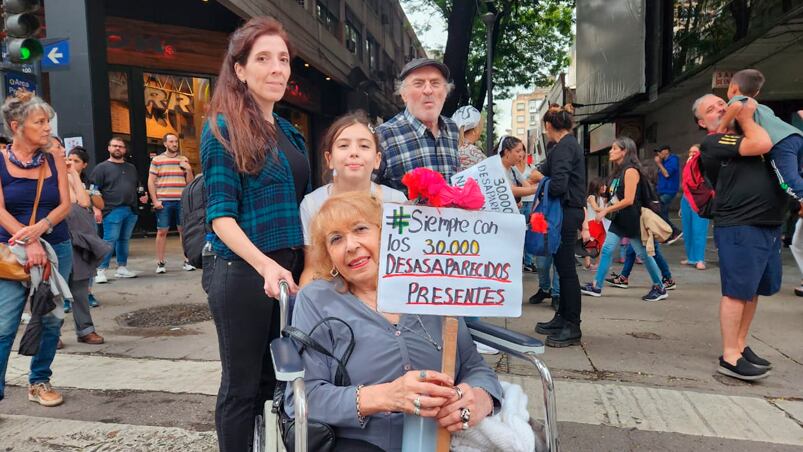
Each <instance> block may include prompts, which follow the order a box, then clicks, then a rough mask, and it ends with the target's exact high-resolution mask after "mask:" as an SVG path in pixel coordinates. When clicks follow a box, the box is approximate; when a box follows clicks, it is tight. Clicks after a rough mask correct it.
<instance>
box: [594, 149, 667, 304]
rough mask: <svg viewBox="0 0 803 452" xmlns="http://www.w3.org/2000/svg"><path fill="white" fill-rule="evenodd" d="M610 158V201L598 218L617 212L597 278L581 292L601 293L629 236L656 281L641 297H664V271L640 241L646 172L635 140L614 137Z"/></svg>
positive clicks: (607, 236)
mask: <svg viewBox="0 0 803 452" xmlns="http://www.w3.org/2000/svg"><path fill="white" fill-rule="evenodd" d="M608 158H609V160H610V162H611V163H612V165H613V172H612V174H611V178H610V182H609V184H608V187H609V188H608V193H609V194H610V197H611V200H610V204H609V205H608V206H607V207H605V208H604V209H602V210H601V211H600V212H598V213H597V217H596V219H597V221H602V220H603V219H604V218H605V217H606V216H611V214H614V215H613V218H611V225H610V227H609V228H608V232H607V234H606V236H605V243H604V244H603V245H602V257H600V260H599V267H598V268H597V274H596V278H595V280H594V282H592V283H587V284H586V285H585V286H583V288H582V292H583V293H584V294H585V295H590V296H592V297H599V296H602V285H603V283H604V282H605V276H606V275H607V274H608V269H609V268H610V267H611V261H612V259H613V253H614V251H615V250H616V249H617V247H618V246H619V242H620V241H621V239H622V238H623V237H627V238H628V239H630V246H632V247H633V250H635V251H636V255H637V256H638V257H640V258H641V260H642V261H643V262H644V266H645V267H646V268H647V272H648V273H649V274H650V278H651V279H652V283H653V286H652V288H651V289H650V291H649V293H647V295H645V296H643V297H642V300H644V301H658V300H663V299H664V298H666V297H667V294H666V289H665V288H664V284H663V282H661V271H660V270H659V269H658V264H656V263H655V259H653V257H652V256H649V255H648V254H647V250H646V248H644V245H643V244H642V243H641V202H640V201H639V200H640V199H641V198H640V196H639V195H640V193H641V187H640V185H641V184H640V181H641V178H642V177H643V176H642V175H643V174H644V172H643V170H642V167H641V163H640V162H639V159H638V149H636V143H634V142H633V140H631V139H630V138H628V137H619V138H617V139H615V140H614V141H613V144H612V145H611V151H610V153H609V154H608Z"/></svg>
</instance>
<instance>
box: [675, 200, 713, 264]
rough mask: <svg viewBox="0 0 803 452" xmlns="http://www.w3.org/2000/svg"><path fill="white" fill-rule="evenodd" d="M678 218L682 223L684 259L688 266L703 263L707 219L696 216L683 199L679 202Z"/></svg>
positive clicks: (706, 238)
mask: <svg viewBox="0 0 803 452" xmlns="http://www.w3.org/2000/svg"><path fill="white" fill-rule="evenodd" d="M680 216H681V221H683V244H684V245H685V247H686V259H687V260H688V261H689V263H690V264H696V263H698V262H705V244H706V242H707V241H708V219H707V218H702V217H700V215H697V212H695V211H694V209H692V208H691V205H690V204H689V202H688V201H686V198H685V197H684V198H683V199H681V200H680Z"/></svg>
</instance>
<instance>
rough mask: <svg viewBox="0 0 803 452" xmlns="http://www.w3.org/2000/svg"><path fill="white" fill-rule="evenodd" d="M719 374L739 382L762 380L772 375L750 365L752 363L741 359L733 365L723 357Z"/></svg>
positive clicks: (718, 370)
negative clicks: (736, 379)
mask: <svg viewBox="0 0 803 452" xmlns="http://www.w3.org/2000/svg"><path fill="white" fill-rule="evenodd" d="M717 372H719V373H721V374H722V375H727V376H729V377H733V378H738V379H739V380H745V381H755V380H760V379H762V378H764V377H766V376H767V375H769V374H770V371H769V370H767V369H763V368H761V367H758V366H756V365H753V364H751V363H750V361H748V360H746V359H744V358H739V360H738V361H736V365H735V366H734V365H731V364H730V363H728V362H727V361H725V360H724V359H722V357H721V356H720V357H719V368H717Z"/></svg>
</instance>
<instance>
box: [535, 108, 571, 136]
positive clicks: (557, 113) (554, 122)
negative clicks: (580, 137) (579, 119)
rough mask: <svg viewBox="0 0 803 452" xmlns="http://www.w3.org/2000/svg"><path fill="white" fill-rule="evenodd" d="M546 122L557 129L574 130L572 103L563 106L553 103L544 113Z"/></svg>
mask: <svg viewBox="0 0 803 452" xmlns="http://www.w3.org/2000/svg"><path fill="white" fill-rule="evenodd" d="M543 120H544V123H547V122H548V123H549V124H550V125H551V126H552V128H553V129H555V130H572V129H573V128H574V111H573V109H572V107H571V106H570V105H566V106H564V107H561V106H560V105H557V104H552V105H550V107H549V110H547V112H546V113H544V118H543Z"/></svg>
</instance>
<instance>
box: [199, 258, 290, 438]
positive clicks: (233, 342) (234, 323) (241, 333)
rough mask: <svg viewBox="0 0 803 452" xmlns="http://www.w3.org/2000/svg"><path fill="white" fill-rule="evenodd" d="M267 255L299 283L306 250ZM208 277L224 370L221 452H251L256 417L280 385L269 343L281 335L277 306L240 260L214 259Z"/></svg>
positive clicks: (219, 407)
mask: <svg viewBox="0 0 803 452" xmlns="http://www.w3.org/2000/svg"><path fill="white" fill-rule="evenodd" d="M269 256H270V257H271V258H272V259H274V260H275V261H276V262H277V263H279V265H281V266H283V267H284V268H286V269H288V270H290V271H291V272H292V273H293V276H294V278H295V279H296V281H298V278H299V276H300V274H301V270H302V268H303V266H304V253H303V251H301V250H289V249H288V250H279V251H277V252H275V253H271V254H269ZM210 267H211V268H210ZM208 271H211V273H209V274H207V272H208ZM204 279H205V280H207V281H208V282H210V283H211V284H209V287H208V289H209V291H208V295H209V298H208V299H209V308H210V310H211V311H212V318H213V319H214V321H215V327H216V329H217V336H218V345H219V347H220V363H221V366H222V368H223V372H222V377H221V381H220V390H219V391H218V395H217V404H216V406H215V427H216V429H217V437H218V445H219V446H220V450H221V452H247V451H249V450H251V445H252V442H253V436H254V419H255V417H256V415H257V413H260V412H261V411H262V408H263V406H264V404H265V401H266V400H271V399H272V398H273V391H274V389H275V387H276V375H275V374H274V372H273V365H272V364H271V359H270V347H269V345H270V342H271V341H272V340H273V339H275V338H276V337H278V336H279V303H278V302H277V301H276V300H275V299H272V298H268V296H267V295H265V291H264V290H263V286H264V283H265V280H264V279H263V278H262V276H260V275H259V273H258V272H257V271H256V270H254V268H253V267H251V265H249V264H248V263H247V262H245V261H242V260H226V259H222V258H219V257H215V258H214V264H213V265H211V266H209V267H206V266H205V267H204Z"/></svg>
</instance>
